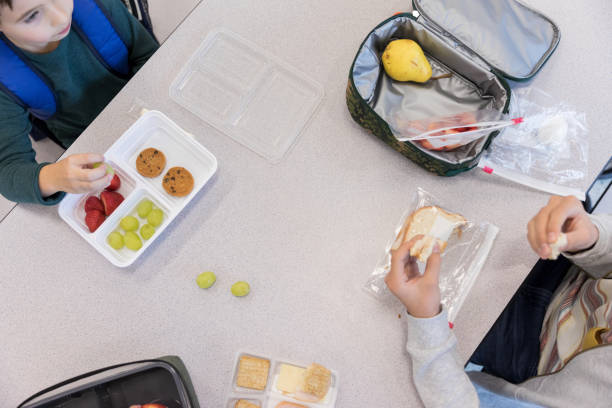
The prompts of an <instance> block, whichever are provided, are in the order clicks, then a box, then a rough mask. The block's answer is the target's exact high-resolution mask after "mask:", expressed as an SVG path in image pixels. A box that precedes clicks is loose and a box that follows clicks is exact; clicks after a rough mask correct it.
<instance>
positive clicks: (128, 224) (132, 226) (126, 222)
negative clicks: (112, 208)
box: [119, 215, 140, 231]
mask: <svg viewBox="0 0 612 408" xmlns="http://www.w3.org/2000/svg"><path fill="white" fill-rule="evenodd" d="M119 225H120V226H121V228H123V229H124V230H125V231H136V230H137V229H138V226H139V225H140V223H139V222H138V219H137V218H136V217H132V216H131V215H128V216H127V217H123V218H122V219H121V222H120V223H119Z"/></svg>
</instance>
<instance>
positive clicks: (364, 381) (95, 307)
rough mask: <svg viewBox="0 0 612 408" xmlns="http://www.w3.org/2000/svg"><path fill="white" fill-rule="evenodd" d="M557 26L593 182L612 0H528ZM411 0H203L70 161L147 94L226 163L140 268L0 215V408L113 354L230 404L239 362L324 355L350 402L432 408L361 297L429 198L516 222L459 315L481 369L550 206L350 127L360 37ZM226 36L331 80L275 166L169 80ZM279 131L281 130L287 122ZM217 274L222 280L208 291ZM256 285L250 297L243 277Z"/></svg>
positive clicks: (41, 221) (563, 77) (603, 127)
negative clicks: (175, 359)
mask: <svg viewBox="0 0 612 408" xmlns="http://www.w3.org/2000/svg"><path fill="white" fill-rule="evenodd" d="M530 3H531V4H533V5H534V6H536V7H537V8H539V9H540V10H542V11H543V12H544V13H545V14H546V15H548V16H550V17H551V18H552V19H553V20H554V21H556V22H557V23H558V24H559V25H560V27H561V31H562V39H561V43H560V46H559V48H558V50H557V51H556V53H555V55H554V56H553V57H552V58H551V60H550V61H549V62H548V64H547V65H546V66H545V67H544V69H543V70H542V71H541V72H540V73H539V74H538V76H537V77H536V79H535V80H534V81H533V85H535V86H538V87H540V88H542V89H544V90H547V91H549V92H551V93H553V94H554V95H556V96H558V97H559V98H560V99H563V100H565V101H567V102H569V103H571V104H573V105H574V106H575V107H576V108H577V109H578V110H582V111H585V112H587V115H588V120H589V126H590V129H591V134H590V177H589V178H593V177H594V176H595V175H596V174H597V172H598V170H599V169H600V168H601V166H603V164H604V163H605V162H606V160H607V159H608V157H609V156H610V151H611V150H612V149H611V148H610V142H609V130H610V128H612V120H611V115H610V113H609V98H610V91H611V90H612V80H611V77H610V74H609V70H610V66H611V65H612V48H610V47H609V44H608V40H609V38H612V28H611V27H612V26H611V25H610V24H609V22H610V20H612V12H611V9H610V8H609V7H608V3H607V1H606V0H597V1H592V2H589V5H588V6H582V7H578V5H577V4H576V3H575V2H570V3H564V2H557V1H553V0H537V1H536V0H531V1H530ZM408 5H409V2H408V1H406V0H404V1H399V0H393V1H388V2H385V3H384V4H383V3H380V2H372V1H366V0H358V1H348V0H342V1H340V0H336V1H298V0H295V1H286V0H266V1H258V2H244V1H240V0H225V1H221V0H208V1H207V2H204V3H202V4H200V5H199V6H198V7H197V8H196V9H195V11H194V12H193V13H192V14H191V15H190V16H189V17H188V18H187V19H186V20H185V21H184V22H183V24H182V25H181V26H180V27H179V28H178V29H177V30H176V31H175V32H174V33H173V35H172V36H171V37H170V38H169V39H168V40H167V41H166V43H165V44H164V45H163V47H162V48H161V49H160V50H159V52H158V53H156V54H155V55H154V56H153V57H152V58H151V60H150V61H149V62H148V64H147V65H146V66H145V67H144V68H143V69H142V70H141V71H140V72H139V73H138V75H137V76H136V77H135V78H134V79H133V80H132V81H131V82H130V83H129V84H128V85H127V86H126V87H125V89H124V90H123V91H122V92H121V93H120V94H119V95H118V96H117V97H116V98H115V99H114V100H113V102H112V103H111V104H110V105H109V106H108V107H107V108H106V109H105V110H104V111H103V112H102V113H101V114H100V116H99V117H98V118H97V119H96V120H95V121H94V123H92V125H91V126H90V127H89V128H88V129H87V131H86V132H85V133H84V134H83V136H82V137H81V138H79V140H78V141H77V142H76V143H74V145H73V146H72V147H71V149H70V150H69V151H68V153H77V152H87V151H98V152H103V151H105V150H106V149H107V148H108V147H109V146H110V145H111V144H112V143H113V141H114V140H115V139H116V138H118V137H119V136H120V135H121V134H122V133H123V132H124V131H125V130H126V129H127V128H128V127H129V126H130V124H131V123H132V122H133V118H131V117H130V116H129V115H128V114H127V111H128V110H129V108H130V106H131V105H132V103H133V100H134V98H135V97H139V98H140V99H142V100H143V101H144V102H145V104H146V105H147V107H149V108H151V109H158V110H160V111H162V112H164V113H166V114H167V115H168V116H169V117H170V118H172V119H173V120H175V121H176V122H177V123H179V124H180V125H181V126H182V127H183V128H184V129H185V130H186V131H188V132H190V133H193V134H194V135H195V136H196V138H197V139H198V140H199V141H200V142H201V143H202V144H203V145H204V146H205V147H207V148H208V149H209V150H210V151H211V152H212V153H213V154H214V155H216V157H217V158H218V160H219V171H218V173H217V175H216V176H215V177H214V178H213V180H212V181H211V182H210V183H209V184H208V186H207V187H205V188H204V190H203V191H202V192H201V193H200V194H199V195H198V196H197V197H196V198H195V199H194V201H193V202H192V203H191V204H190V205H189V206H188V207H187V208H186V210H185V211H184V212H183V213H182V214H181V215H179V216H178V217H177V219H176V220H175V221H174V222H173V224H172V225H171V226H169V228H168V229H167V230H166V232H165V233H164V235H165V236H163V237H161V238H160V239H159V240H158V241H157V242H156V243H155V244H154V245H152V246H151V248H149V250H148V251H147V253H146V254H145V255H144V256H143V257H142V258H141V259H140V260H139V261H137V262H136V263H135V264H134V265H133V266H132V267H130V268H127V269H118V268H115V267H113V266H112V265H111V264H110V263H109V262H107V261H106V260H105V259H104V258H102V256H101V255H99V254H98V253H97V252H96V251H95V250H94V249H93V248H92V247H90V246H89V244H88V243H86V242H85V241H84V240H83V239H82V238H81V237H80V236H79V235H77V234H76V233H75V232H74V231H72V230H71V229H70V227H69V226H68V225H67V224H66V223H64V222H63V221H62V220H61V219H60V218H59V217H58V215H57V209H56V208H43V207H40V206H33V205H20V206H18V207H17V208H16V209H15V210H13V211H12V212H11V213H10V214H9V216H8V217H7V218H6V219H5V220H4V221H3V222H2V223H0V236H1V237H2V243H3V245H2V247H3V248H2V256H1V258H0V271H1V273H2V283H1V284H0V299H1V301H0V316H1V317H0V333H2V340H1V347H0V368H1V369H2V373H3V375H2V376H0V396H1V397H0V400H1V401H0V406H2V407H13V406H16V405H17V404H18V403H19V402H20V401H21V400H22V399H24V398H25V397H27V396H28V395H31V394H33V393H34V392H36V391H38V390H40V389H42V388H44V387H46V386H48V385H51V384H53V383H56V382H59V381H61V380H63V379H66V378H68V377H71V376H73V375H77V374H80V373H83V372H86V371H88V370H91V369H94V368H98V367H102V366H105V365H109V364H112V363H117V362H127V361H132V360H137V359H142V358H152V357H158V356H162V355H166V354H176V355H179V356H180V357H181V358H182V359H183V360H184V361H185V363H186V365H187V367H188V369H189V372H190V373H191V378H192V380H193V382H194V385H195V388H196V390H197V394H198V398H199V400H200V404H201V406H203V407H220V406H222V404H224V403H225V401H226V395H227V394H226V390H227V388H228V386H229V383H230V381H231V376H232V372H231V371H232V363H233V361H234V358H235V355H236V353H237V352H238V351H239V350H245V349H246V350H251V351H252V352H256V353H260V354H262V355H267V356H272V357H279V358H290V359H295V360H301V361H305V362H309V361H317V362H321V363H323V364H325V365H327V366H329V367H330V368H333V369H335V370H337V371H338V372H339V373H340V393H339V399H338V404H337V406H338V407H391V406H394V407H399V406H418V405H419V399H418V396H417V395H416V394H415V390H414V388H413V386H412V383H411V380H410V365H409V362H408V359H407V357H406V354H405V352H404V342H405V334H404V325H403V322H402V321H401V320H400V319H398V312H399V311H400V310H401V308H400V307H399V306H395V307H389V306H385V305H383V304H381V303H378V302H377V301H375V300H373V299H371V298H370V297H368V296H367V295H366V294H365V293H364V292H363V291H362V289H361V288H362V286H363V284H364V282H365V281H366V279H367V277H368V275H369V274H370V273H371V271H372V269H373V267H374V265H375V264H376V262H377V261H378V259H379V258H380V257H381V255H382V251H383V249H384V246H385V243H386V242H387V240H388V239H389V238H390V234H391V233H392V230H393V228H394V227H395V225H396V223H397V222H398V218H399V217H400V215H401V214H402V212H403V211H404V210H405V209H406V207H407V206H408V205H409V203H410V200H411V199H412V196H413V194H414V191H415V189H416V188H417V187H422V188H424V189H426V190H427V191H430V192H432V193H434V194H436V195H437V196H439V197H440V198H441V199H442V200H444V201H446V202H453V203H454V207H453V210H455V211H458V212H461V213H462V214H463V215H465V216H466V217H468V218H469V219H473V220H489V221H491V222H493V223H495V224H496V225H498V226H499V227H500V229H501V232H500V234H499V236H498V239H497V241H496V243H495V245H494V247H493V251H492V255H491V257H490V259H489V260H488V261H487V263H486V264H485V269H484V270H483V272H482V274H481V276H480V278H479V279H478V281H477V282H476V284H475V286H474V287H473V289H472V291H471V294H470V296H469V298H468V300H467V301H466V303H465V304H464V306H463V308H462V310H461V312H460V315H459V317H458V318H457V320H456V322H455V329H454V330H455V333H456V334H457V337H458V339H459V347H458V349H459V353H460V355H461V357H462V358H463V359H467V358H468V357H469V355H470V354H471V352H472V351H473V349H474V348H475V347H476V346H477V344H478V343H479V342H480V340H481V338H482V337H483V336H484V334H485V333H486V332H487V330H488V328H489V327H490V326H491V324H492V323H493V321H494V320H495V318H496V317H497V316H498V314H499V313H500V312H501V311H502V309H503V307H504V305H505V304H506V302H507V301H508V300H509V298H510V297H511V295H512V294H513V293H514V291H515V290H516V288H517V287H518V285H519V284H520V282H521V281H522V279H523V278H524V277H525V276H526V274H527V273H528V271H529V270H530V268H531V266H532V265H533V264H534V263H535V261H536V256H535V255H534V254H533V253H532V252H531V251H530V249H529V247H528V244H527V241H526V239H525V225H526V223H527V221H528V220H529V218H530V217H531V216H532V215H533V214H534V213H535V212H536V211H537V210H538V209H539V208H540V207H541V206H542V205H543V204H544V203H545V202H546V200H547V195H546V194H544V193H541V192H537V191H532V190H529V189H527V188H524V187H521V186H518V185H513V184H510V183H507V182H504V181H501V180H498V179H496V178H493V177H491V176H488V175H486V174H484V173H482V172H480V171H478V170H475V171H472V172H469V173H467V174H462V175H460V176H457V177H454V178H451V179H448V178H440V177H437V176H435V175H433V174H430V173H427V172H426V171H424V170H422V169H421V168H419V167H417V166H416V165H415V164H413V163H412V162H410V161H409V160H407V159H405V158H404V157H403V156H401V155H400V154H398V153H396V152H395V151H393V150H391V149H390V148H389V147H387V146H386V145H385V144H384V143H383V142H381V141H379V140H378V139H377V138H375V137H374V136H372V135H371V134H369V133H367V132H366V131H364V130H363V129H362V128H360V127H359V126H358V125H357V124H355V123H354V122H353V121H352V119H351V118H350V115H349V113H348V111H347V109H346V105H345V99H344V94H345V89H346V81H347V74H348V70H349V67H350V64H351V63H352V60H353V58H354V56H355V53H356V51H357V48H358V47H359V44H360V43H361V41H362V40H363V38H364V36H365V35H366V34H367V33H368V32H369V31H370V30H371V29H372V28H373V27H374V26H376V25H377V24H378V23H379V22H381V21H382V20H384V19H385V18H387V17H388V16H390V15H391V14H393V13H394V12H396V11H403V10H406V9H407V7H408ZM218 27H225V28H228V29H229V30H232V31H234V32H236V33H237V34H239V35H241V36H243V37H247V38H249V39H250V40H251V41H253V42H255V43H257V44H259V45H260V46H261V47H263V48H264V49H266V50H269V51H271V52H272V53H273V54H275V55H277V56H279V57H280V58H282V59H283V60H285V61H286V62H288V63H289V64H291V65H293V66H295V67H297V68H299V69H301V70H302V71H304V72H307V73H308V74H309V75H310V76H311V77H312V78H313V79H315V80H316V81H318V82H320V83H321V84H322V85H323V86H324V88H325V92H326V95H325V98H324V100H323V102H322V104H321V106H320V109H319V110H318V112H317V113H316V114H315V117H314V119H313V121H312V122H311V123H310V125H309V126H308V128H306V130H305V132H304V133H303V134H302V137H301V139H300V140H299V142H298V144H297V145H296V146H295V148H294V149H293V150H292V151H291V152H290V153H289V155H288V156H287V157H286V158H285V159H284V160H283V161H282V162H281V163H280V164H278V165H271V164H269V163H268V162H267V161H265V160H263V159H262V158H260V157H259V156H257V155H255V154H254V153H252V152H251V151H250V150H248V149H246V148H244V147H242V146H241V145H239V144H237V143H236V142H234V141H233V140H232V139H230V138H229V137H227V136H225V135H223V134H221V133H219V132H218V131H216V130H215V129H213V128H212V127H211V126H208V125H207V124H206V123H203V122H202V121H200V120H199V119H198V118H197V117H195V116H194V115H192V114H191V113H189V112H187V111H186V110H184V109H182V108H181V107H179V106H178V105H177V104H175V103H174V102H173V101H172V100H170V98H169V97H168V88H169V86H170V83H171V82H172V80H173V79H174V77H175V76H176V75H177V73H178V72H179V70H180V69H181V67H182V65H183V64H184V63H185V62H186V60H187V59H188V58H189V56H190V55H191V54H192V52H193V51H195V49H196V48H197V47H198V45H199V44H200V42H201V41H202V40H203V39H204V37H205V36H206V34H207V33H208V32H209V31H211V30H213V29H215V28H218ZM272 120H273V119H272ZM205 270H212V271H214V272H216V274H217V276H218V280H217V283H216V284H215V286H214V287H213V288H211V289H210V290H207V291H203V290H201V289H199V288H198V287H197V286H196V284H195V282H194V278H195V276H196V275H197V274H198V273H199V272H202V271H205ZM237 280H247V281H248V282H249V283H250V284H251V287H252V293H251V294H250V295H249V296H248V297H246V298H241V299H237V298H234V297H233V296H231V294H230V293H229V287H230V285H231V283H232V282H234V281H237Z"/></svg>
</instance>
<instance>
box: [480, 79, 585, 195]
mask: <svg viewBox="0 0 612 408" xmlns="http://www.w3.org/2000/svg"><path fill="white" fill-rule="evenodd" d="M513 96H514V97H513V99H512V103H511V105H510V116H511V117H523V118H524V121H523V123H521V124H520V125H518V126H512V127H508V128H506V129H504V130H503V131H502V132H501V133H500V134H499V135H498V136H497V137H496V138H495V139H494V140H493V142H492V143H491V146H490V147H489V149H487V150H486V151H485V152H484V154H483V156H482V158H481V160H480V162H479V163H478V166H479V167H481V168H482V169H483V170H484V171H485V172H487V173H489V174H494V175H498V176H500V177H503V178H506V179H509V180H512V181H514V182H517V183H520V184H524V185H527V186H529V187H532V188H535V189H538V190H543V191H546V192H548V193H551V194H557V195H564V196H565V195H573V196H576V197H577V198H578V199H580V200H584V198H585V191H586V188H587V187H588V180H587V175H588V151H589V144H588V138H587V136H588V128H587V124H586V118H585V114H584V113H580V112H577V111H576V110H574V109H573V108H572V107H571V106H569V105H568V104H566V103H563V102H558V101H557V100H555V99H554V98H553V97H552V96H551V95H549V94H547V93H545V92H543V91H541V90H539V89H536V88H522V89H517V90H516V91H514V95H513Z"/></svg>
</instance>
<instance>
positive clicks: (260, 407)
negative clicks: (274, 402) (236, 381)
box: [225, 396, 265, 408]
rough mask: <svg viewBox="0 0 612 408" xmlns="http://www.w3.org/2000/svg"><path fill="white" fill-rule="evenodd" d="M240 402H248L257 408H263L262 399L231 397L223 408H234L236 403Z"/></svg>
mask: <svg viewBox="0 0 612 408" xmlns="http://www.w3.org/2000/svg"><path fill="white" fill-rule="evenodd" d="M240 400H244V401H248V402H250V403H251V404H255V405H257V408H264V407H265V405H264V398H253V397H252V396H244V397H242V398H241V397H232V398H230V399H229V400H228V401H227V405H226V406H225V408H235V407H236V403H237V402H238V401H240Z"/></svg>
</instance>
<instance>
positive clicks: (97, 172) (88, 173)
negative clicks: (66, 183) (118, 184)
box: [76, 166, 112, 183]
mask: <svg viewBox="0 0 612 408" xmlns="http://www.w3.org/2000/svg"><path fill="white" fill-rule="evenodd" d="M76 174H77V177H78V179H79V180H82V181H95V180H100V179H101V178H104V177H105V176H110V174H108V175H107V174H106V166H99V167H96V168H95V169H77V170H76ZM111 178H112V177H111ZM109 180H110V179H109ZM109 183H110V181H109Z"/></svg>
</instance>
